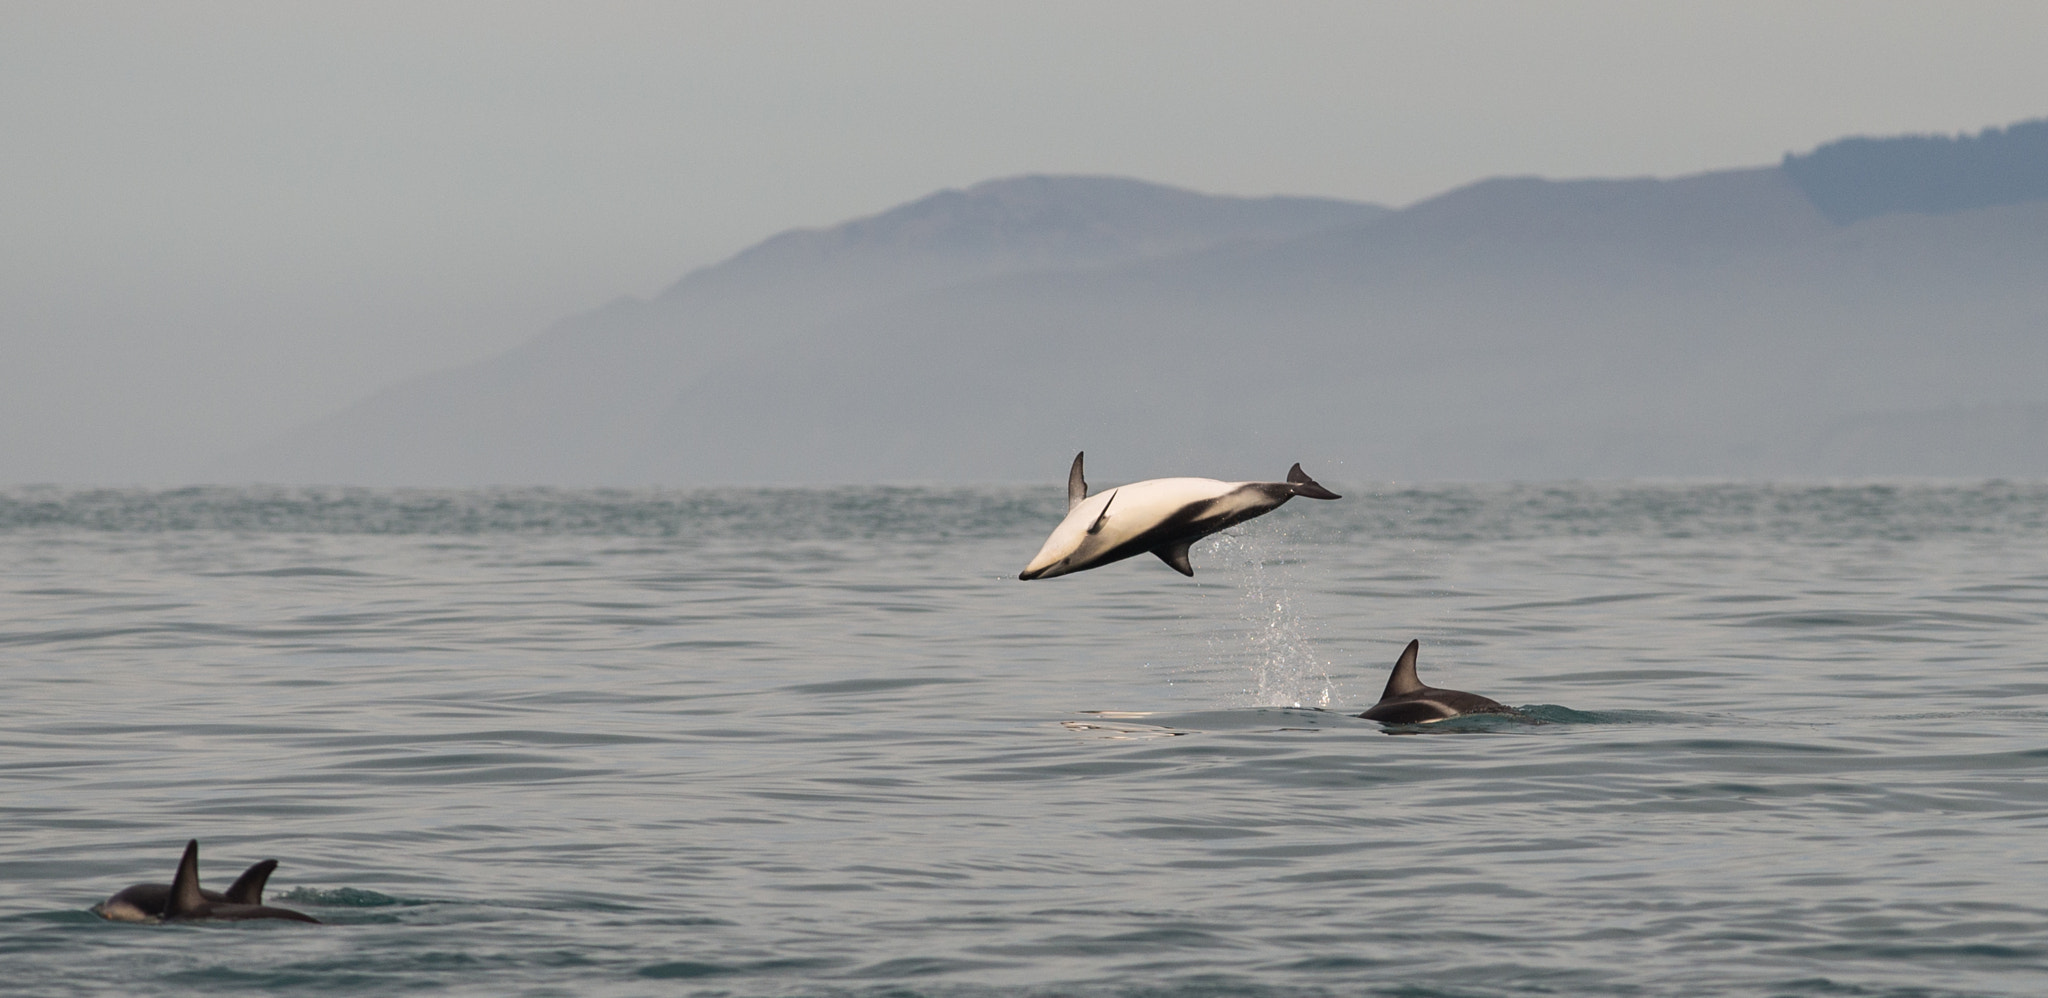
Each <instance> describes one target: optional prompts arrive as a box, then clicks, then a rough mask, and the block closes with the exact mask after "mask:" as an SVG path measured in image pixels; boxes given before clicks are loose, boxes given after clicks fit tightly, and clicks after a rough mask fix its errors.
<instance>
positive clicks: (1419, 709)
mask: <svg viewBox="0 0 2048 998" xmlns="http://www.w3.org/2000/svg"><path fill="white" fill-rule="evenodd" d="M1421 650H1422V642H1420V641H1410V642H1408V648H1407V649H1406V650H1405V651H1403V652H1401V658H1400V660H1399V661H1397V662H1395V663H1394V674H1393V675H1392V676H1389V677H1387V691H1386V692H1385V693H1383V694H1381V695H1380V702H1379V703H1376V704H1373V705H1372V709H1371V710H1368V711H1366V712H1365V713H1363V714H1360V715H1358V716H1360V717H1363V718H1365V719H1366V720H1369V721H1378V722H1380V723H1382V724H1428V723H1430V722H1432V721H1444V720H1449V719H1450V718H1453V717H1458V716H1460V715H1462V714H1517V715H1519V714H1521V713H1522V712H1521V711H1519V710H1516V709H1514V708H1513V707H1510V706H1508V705H1506V704H1503V703H1499V702H1496V701H1493V700H1488V699H1487V698H1485V697H1483V696H1480V695H1479V694H1477V693H1464V692H1460V691H1458V690H1440V689H1436V688H1435V687H1431V686H1424V685H1422V680H1421V679H1419V678H1417V677H1416V675H1415V656H1416V654H1417V653H1418V652H1420V651H1421Z"/></svg>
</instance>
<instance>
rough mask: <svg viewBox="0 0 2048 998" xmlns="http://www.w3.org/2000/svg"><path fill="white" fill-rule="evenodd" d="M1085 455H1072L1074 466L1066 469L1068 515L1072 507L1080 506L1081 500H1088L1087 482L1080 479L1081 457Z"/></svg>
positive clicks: (1079, 453)
mask: <svg viewBox="0 0 2048 998" xmlns="http://www.w3.org/2000/svg"><path fill="white" fill-rule="evenodd" d="M1086 453H1088V452H1087V451H1080V452H1077V453H1076V454H1075V455H1074V466H1073V467H1071V468H1068V469H1067V512H1069V513H1071V512H1073V511H1074V507H1076V506H1079V505H1081V500H1083V499H1086V498H1088V480H1087V479H1086V478H1083V477H1081V455H1082V454H1086Z"/></svg>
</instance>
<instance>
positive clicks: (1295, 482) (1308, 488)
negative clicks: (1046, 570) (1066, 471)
mask: <svg viewBox="0 0 2048 998" xmlns="http://www.w3.org/2000/svg"><path fill="white" fill-rule="evenodd" d="M1076 460H1079V458H1076ZM1287 484H1289V485H1291V486H1293V488H1291V489H1289V490H1288V491H1289V492H1291V493H1293V494H1294V495H1298V496H1307V497H1309V498H1310V499H1342V498H1344V497H1343V496H1340V495H1338V494H1337V493H1335V492H1332V491H1330V490H1329V489H1326V488H1323V487H1322V486H1321V485H1318V484H1316V480H1315V479H1313V478H1310V477H1308V472H1306V471H1303V470H1301V462H1299V461H1297V462H1295V464H1294V467H1292V468H1289V469H1287Z"/></svg>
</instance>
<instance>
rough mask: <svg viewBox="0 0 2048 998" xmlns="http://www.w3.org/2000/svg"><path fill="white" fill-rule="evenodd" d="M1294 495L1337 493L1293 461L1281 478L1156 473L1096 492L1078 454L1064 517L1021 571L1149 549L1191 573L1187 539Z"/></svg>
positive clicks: (1037, 574) (1041, 574)
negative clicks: (1230, 478) (1253, 479)
mask: <svg viewBox="0 0 2048 998" xmlns="http://www.w3.org/2000/svg"><path fill="white" fill-rule="evenodd" d="M1295 496H1307V497H1309V498H1311V499H1337V498H1341V497H1340V496H1338V495H1337V493H1335V492H1332V491H1330V490H1329V489H1326V488H1323V487H1322V486H1321V485H1318V484H1316V481H1315V479H1313V478H1310V477H1308V475H1307V473H1305V472H1303V471H1302V470H1301V465H1299V464H1297V465H1295V466H1294V467H1293V468H1291V469H1289V470H1288V472H1287V480H1286V481H1284V482H1219V481H1217V480H1215V479H1213V478H1154V479H1152V480H1150V481H1145V482H1134V483H1132V484H1130V485H1124V486H1120V487H1118V488H1114V489H1110V490H1109V491H1107V492H1103V493H1100V494H1097V495H1094V496H1090V495H1089V494H1088V482H1087V481H1086V480H1085V479H1084V478H1082V476H1081V455H1080V454H1076V455H1074V466H1073V468H1072V469H1070V470H1069V471H1068V472H1067V518H1066V519H1064V520H1061V521H1060V525H1059V526H1057V527H1054V528H1053V531H1052V536H1051V537H1048V538H1046V539H1045V546H1044V547H1042V548H1040V549H1039V550H1038V557H1036V558H1033V559H1031V564H1029V565H1026V566H1024V571H1022V572H1019V573H1018V574H1017V577H1018V578H1020V579H1050V578H1052V577H1054V576H1057V575H1067V574H1070V573H1073V572H1080V571H1085V570H1087V569H1090V568H1095V567H1097V566H1100V565H1107V564H1109V563H1110V562H1113V561H1122V560H1124V559H1125V558H1129V557H1131V556H1132V555H1135V554H1142V553H1144V552H1147V551H1150V552H1152V553H1153V554H1155V555H1158V556H1159V560H1160V561H1163V562H1165V563H1167V564H1168V565H1171V566H1173V570H1174V571H1176V572H1179V573H1180V574H1182V575H1189V576H1192V575H1194V574H1195V569H1194V566H1192V565H1190V564H1188V545H1190V544H1193V543H1194V542H1196V541H1199V540H1201V539H1202V538H1204V537H1207V536H1209V535H1210V534H1213V533H1215V532H1217V531H1218V530H1222V529H1223V528H1225V527H1230V526H1235V525H1237V524H1239V523H1243V522H1244V521H1246V520H1249V519H1251V518H1252V517H1255V516H1258V515H1260V514H1263V513H1269V512H1271V511H1272V510H1273V509H1275V508H1276V507H1278V506H1279V505H1280V504H1281V503H1284V502H1286V501H1287V500H1289V499H1292V498H1294V497H1295Z"/></svg>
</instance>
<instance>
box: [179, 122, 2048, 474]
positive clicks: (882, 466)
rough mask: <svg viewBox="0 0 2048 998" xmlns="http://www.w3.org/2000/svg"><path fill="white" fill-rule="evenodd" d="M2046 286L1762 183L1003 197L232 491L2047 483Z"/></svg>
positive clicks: (579, 353) (1903, 223)
mask: <svg viewBox="0 0 2048 998" xmlns="http://www.w3.org/2000/svg"><path fill="white" fill-rule="evenodd" d="M2033 127H2034V126H2033V125H2031V124H2030V125H2027V126H2023V127H2016V128H2015V129H2009V130H2007V131H2006V132H2005V133H2001V134H2014V133H2018V134H2020V135H2022V137H2023V138H2024V137H2025V136H2028V135H2032V134H2033ZM1987 134H1988V133H1987ZM1981 138H1982V137H1981V136H1980V139H1981ZM2000 141H2004V140H2002V139H2001V140H2000ZM1836 145H1840V144H1831V145H1830V146H1824V147H1822V148H1821V149H1820V150H1816V151H1815V153H1814V154H1812V157H1811V159H1812V160H1815V161H1819V162H1821V163H1822V164H1823V165H1826V164H1828V163H1831V162H1834V157H1836V156H1837V155H1841V154H1838V153H1828V152H1826V151H1827V150H1829V149H1833V148H1835V146H1836ZM1855 148H1861V147H1855ZM1972 148H1977V147H1975V146H1973V147H1972ZM1824 153H1825V154H1826V155H1825V156H1824V155H1823V154H1824ZM1801 162H1806V160H1804V159H1802V160H1801ZM1844 175H1846V174H1844ZM1973 196H1975V195H1973ZM1969 200H1970V198H1968V197H1965V196H1963V195H1962V194H1955V195H1953V196H1952V197H1950V199H1949V200H1948V201H1944V202H1941V203H1944V204H1965V203H1966V202H1968V201H1969ZM1894 203H1897V202H1894ZM2043 273H2048V200H2044V199H2029V200H2022V201H2018V202H2014V203H1999V204H1979V205H1976V206H1974V207H1959V208H1954V209H1952V210H1948V209H1945V210H1943V211H1939V212H1934V211H1925V210H1887V211H1885V212H1882V213H1879V214H1873V215H1870V216H1867V217H1863V218H1860V219H1850V220H1848V221H1847V222H1842V221H1838V220H1836V219H1833V218H1831V217H1830V216H1829V215H1827V214H1825V213H1824V212H1823V211H1822V210H1821V208H1820V207H1819V202H1817V201H1815V200H1814V199H1813V197H1812V194H1811V191H1810V190H1809V189H1808V188H1807V187H1806V186H1804V185H1802V184H1801V183H1800V182H1799V181H1798V179H1797V178H1796V177H1795V176H1794V170H1793V169H1789V168H1780V167H1758V168H1753V169H1744V170H1728V171H1720V172H1714V173H1705V174H1699V175H1696V176H1690V177H1680V178H1675V179H1668V180H1657V179H1632V180H1573V181H1548V180H1540V179H1535V178H1503V179H1495V180H1488V181H1483V182H1480V183H1477V184H1473V185H1470V186H1467V187H1463V188H1459V189H1457V190H1453V191H1449V192H1447V193H1445V194H1443V195H1440V196H1438V197H1435V198H1432V199H1429V200H1427V201H1424V202H1421V203H1419V204H1416V205H1413V206H1410V207H1408V208H1405V209H1402V210H1400V211H1392V212H1390V211H1387V210H1385V209H1381V208H1376V207H1374V206H1370V205H1357V204H1348V203H1344V202H1336V201H1326V200H1316V199H1284V198H1276V199H1239V198H1211V197H1207V196H1204V195H1199V194H1194V193H1191V192H1187V191H1179V190H1174V189H1171V188H1163V187H1158V186H1156V185H1151V184H1144V183H1141V182H1138V181H1129V180H1118V179H1113V178H1068V177H1028V178H1017V179H1012V180H1004V181H994V182H990V183H988V184H982V185H977V186H976V187H973V188H969V189H967V190H965V191H948V192H941V193H939V194H936V195H933V196H932V197H929V198H925V199H921V200H919V201H916V202H912V203H911V204H907V205H904V206H901V207H899V208H896V209H892V210H890V211H887V212H883V213H882V214H879V215H876V216H873V217H871V218H867V219H861V220H856V221H854V222H849V223H846V224H844V225H841V226H837V227H834V228H831V229H825V230H817V231H805V232H795V233H785V234H783V235H781V236H777V237H775V238H773V239H770V240H768V241H766V242H764V243H762V244H761V245H759V246H757V247H755V248H753V249H751V250H748V251H747V252H745V253H742V254H740V255H738V256H736V257H734V258H733V259H731V260H729V261H726V262H725V263H722V264H719V265H718V266H716V267H710V268H706V269H704V270H701V271H698V272H696V273H693V274H691V275H688V276H686V277H685V278H683V279H682V280H681V281H679V282H678V283H677V284H676V285H674V286H673V287H672V288H670V289H669V290H668V291H666V292H664V293H663V294H662V295H661V296H659V297H658V298H656V299H654V300H652V301H630V300H628V301H621V302H619V303H616V304H614V305H613V306H610V307H608V308H606V309H602V310H599V311H597V312H593V313H590V314H587V315H583V316H578V317H575V318H573V319H570V320H567V321H565V322H564V323H562V324H561V325H560V326H558V327H557V328H555V329H554V330H552V331H550V332H549V333H547V334H546V335H544V336H541V337H539V338H537V339H535V340H534V341H532V342H530V343H528V344H526V345H525V346H523V347H521V348H519V349H518V350H515V351H511V352H509V353H507V354H505V355H503V356H500V357H498V358H495V359H493V360H491V361H488V362H486V363H483V364H479V365H475V366H472V367H468V368H463V369H459V370H453V371H446V372H441V373H439V374H435V375H431V376H428V377H424V378H419V379H415V380H413V381H410V382H407V383H405V384H402V385H397V386H394V387H393V388H391V389H389V390H387V391H385V392H383V393H380V394H379V395H378V396H376V397H373V398H370V399H366V400H364V401H362V402H360V403H358V404H357V405H355V406H352V407H351V408H349V409H348V410H346V411H343V412H340V413H337V414H335V415H333V416H331V417H329V418H326V419H323V420H320V421H317V422H315V423H313V424H311V425H308V426H305V427H301V428H299V429H297V430H295V431H293V432H291V433H289V434H286V435H284V436H283V437H281V438H279V439H278V440H277V441H275V442H273V443H272V444H270V445H267V446H265V447H263V448H261V449H259V450H257V451H255V452H252V453H250V454H247V455H243V456H241V457H240V458H238V459H236V460H235V461H233V462H229V463H224V464H223V465H222V466H221V467H220V468H218V469H216V471H217V477H218V478H220V479H223V480H263V481H273V482H350V483H359V484H373V485H374V484H419V485H433V484H450V485H467V484H490V483H506V484H521V483H548V484H572V485H573V484H624V485H633V484H667V485H704V484H718V483H806V482H878V481H977V480H979V481H990V480H1009V481H1015V480H1026V479H1043V480H1045V481H1048V482H1051V483H1054V484H1057V481H1058V480H1059V477H1060V475H1061V474H1063V473H1064V469H1065V467H1066V463H1067V461H1069V460H1070V459H1071V458H1072V455H1073V453H1074V451H1076V450H1081V449H1083V448H1085V449H1087V451H1088V452H1089V458H1090V463H1091V466H1092V467H1094V468H1096V469H1097V473H1098V475H1100V476H1103V480H1104V481H1105V482H1107V481H1113V480H1118V479H1124V480H1128V479H1134V478H1139V477H1147V476H1152V475H1160V474H1190V473H1193V474H1205V475H1215V476H1218V477H1227V478H1249V477H1270V476H1274V475H1277V474H1280V473H1281V472H1283V471H1284V470H1285V469H1286V467H1287V465H1288V464H1289V463H1291V462H1293V461H1297V460H1298V461H1302V462H1304V463H1305V464H1306V465H1307V466H1308V467H1309V469H1310V470H1311V471H1312V472H1313V473H1315V474H1317V475H1318V477H1320V478H1322V479H1323V480H1325V481H1335V482H1343V481H1353V482H1357V481H1360V480H1374V481H1384V480H1388V479H1404V480H1418V479H1502V478H1525V479H1542V478H1573V477H1577V478H1596V477H1597V478H1613V477H1630V476H1689V477H1806V478H1811V477H1834V476H1870V475H1879V476H1883V475H1985V476H1995V475H2003V476H2013V477H2021V476H2025V477H2038V476H2044V475H2048V465H2044V464H2043V460H2044V454H2043V451H2042V448H2041V446H2040V445H2039V444H2038V443H2036V442H2035V441H2036V439H2037V436H2038V435H2037V434H2035V433H2034V430H2035V428H2036V427H2037V425H2038V420H2039V414H2040V413H2041V412H2043V411H2048V408H2044V407H2048V384H2044V382H2043V379H2042V378H2041V377H2040V374H2039V372H2041V371H2043V370H2048V282H2044V281H2042V280H2041V278H2040V275H2041V274H2043Z"/></svg>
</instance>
